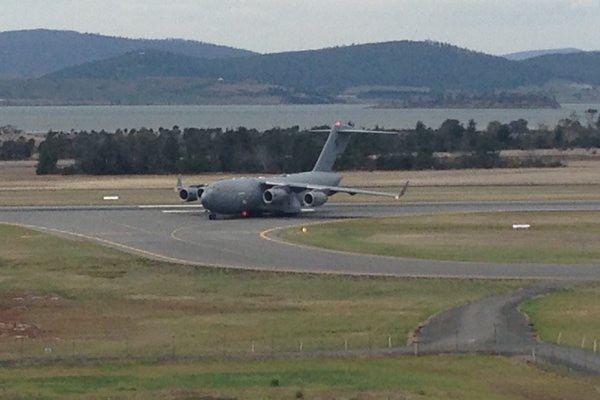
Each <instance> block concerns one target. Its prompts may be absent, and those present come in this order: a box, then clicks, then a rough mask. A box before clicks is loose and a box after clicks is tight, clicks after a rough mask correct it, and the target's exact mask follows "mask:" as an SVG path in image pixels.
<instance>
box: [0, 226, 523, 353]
mask: <svg viewBox="0 0 600 400" xmlns="http://www.w3.org/2000/svg"><path fill="white" fill-rule="evenodd" d="M0 241H1V242H2V247H0V322H2V323H6V324H9V325H4V327H3V328H2V327H1V326H0V330H3V332H0V358H17V359H18V358H21V357H53V356H80V355H125V354H131V355H158V354H172V353H176V354H189V353H191V354H216V355H221V354H224V353H225V354H233V353H235V354H247V353H250V352H251V350H252V348H254V351H255V352H256V353H270V352H273V351H275V352H277V351H296V350H299V349H300V346H301V345H302V347H303V350H304V351H310V350H320V349H343V348H344V347H345V346H346V343H347V344H348V347H349V348H367V347H385V346H387V344H388V340H390V338H391V340H392V343H393V345H403V344H404V343H405V342H406V340H407V336H408V335H409V333H410V332H411V331H412V330H413V329H414V328H415V327H416V326H417V325H418V324H419V323H420V322H421V321H423V320H425V319H427V318H428V317H429V316H431V315H432V314H434V313H436V312H439V311H441V310H443V309H446V308H449V307H452V306H454V305H457V304H460V303H464V302H467V301H469V300H473V299H477V298H480V297H483V296H487V295H490V294H493V293H498V292H501V291H506V290H510V289H514V288H516V287H518V286H519V285H521V283H520V282H505V281H478V280H467V281H460V280H435V279H429V280H428V279H396V278H383V277H381V278H370V277H344V276H333V275H311V274H285V273H270V272H250V271H235V270H223V269H212V268H201V267H190V266H182V265H173V264H167V263H163V262H157V261H152V260H147V259H143V258H140V257H136V256H132V255H129V254H125V253H121V252H118V251H116V250H112V249H109V248H105V247H102V246H99V245H96V244H93V243H88V242H85V241H70V240H65V239H61V238H58V237H53V236H49V235H46V234H43V233H40V232H34V231H30V230H26V229H22V228H19V227H14V226H1V227H0ZM19 323H20V324H26V325H24V326H25V327H26V328H27V329H26V332H25V333H23V332H20V331H19V330H18V329H14V324H19ZM11 324H12V325H11ZM2 333H4V334H2ZM18 336H24V337H23V338H20V339H18V338H17V337H18ZM50 348H51V349H52V352H51V353H49V354H47V353H45V352H44V351H45V349H48V351H49V349H50Z"/></svg>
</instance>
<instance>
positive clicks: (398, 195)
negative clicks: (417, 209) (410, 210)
mask: <svg viewBox="0 0 600 400" xmlns="http://www.w3.org/2000/svg"><path fill="white" fill-rule="evenodd" d="M409 182H410V181H406V183H405V184H404V186H403V187H402V190H401V191H400V193H398V194H397V195H396V200H400V197H402V196H404V194H405V193H406V190H407V189H408V183H409Z"/></svg>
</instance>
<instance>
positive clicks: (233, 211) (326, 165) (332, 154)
mask: <svg viewBox="0 0 600 400" xmlns="http://www.w3.org/2000/svg"><path fill="white" fill-rule="evenodd" d="M315 132H323V131H322V130H316V131H315ZM327 132H329V136H328V137H327V141H326V142H325V146H323V149H322V150H321V154H320V155H319V158H318V159H317V162H316V164H315V166H314V168H313V169H312V171H307V172H300V173H296V174H288V175H279V176H272V177H266V178H265V177H242V178H233V179H226V180H220V181H216V182H213V183H209V184H202V185H189V186H185V185H183V184H182V182H181V177H179V179H178V181H177V187H176V190H177V191H178V192H179V197H180V198H181V199H182V200H184V201H196V200H200V203H202V206H203V207H204V209H205V210H207V211H208V217H209V219H211V220H213V219H216V218H217V215H234V216H235V215H238V216H241V217H248V216H260V215H263V214H269V215H295V214H299V213H300V212H302V210H303V209H305V208H312V207H318V206H321V205H323V204H325V202H327V200H328V197H329V196H331V195H333V194H335V193H338V192H342V193H349V194H350V195H355V194H367V195H374V196H389V197H392V198H394V199H396V200H398V199H399V198H400V197H402V196H403V195H404V193H405V192H406V189H407V187H408V182H406V184H405V185H404V187H403V188H402V190H401V191H400V192H399V193H386V192H377V191H372V190H364V189H355V188H349V187H342V186H338V184H339V183H340V181H341V180H342V177H341V175H339V174H337V173H335V172H332V168H333V164H334V163H335V160H336V158H337V156H338V155H339V154H341V153H343V152H344V150H345V149H346V146H347V145H348V142H349V140H350V135H351V134H352V133H387V134H390V133H397V132H389V131H370V130H363V129H355V128H354V127H351V126H345V125H342V123H340V122H336V123H335V124H334V125H333V127H332V128H331V130H327Z"/></svg>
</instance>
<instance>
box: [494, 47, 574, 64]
mask: <svg viewBox="0 0 600 400" xmlns="http://www.w3.org/2000/svg"><path fill="white" fill-rule="evenodd" d="M582 51H583V50H580V49H575V48H566V49H547V50H529V51H519V52H516V53H509V54H504V55H503V56H502V57H504V58H506V59H508V60H512V61H523V60H528V59H530V58H534V57H539V56H547V55H554V54H571V53H580V52H582Z"/></svg>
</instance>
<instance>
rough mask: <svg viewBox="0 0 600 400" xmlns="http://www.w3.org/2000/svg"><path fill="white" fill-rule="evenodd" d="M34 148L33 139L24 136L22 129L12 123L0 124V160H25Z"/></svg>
mask: <svg viewBox="0 0 600 400" xmlns="http://www.w3.org/2000/svg"><path fill="white" fill-rule="evenodd" d="M17 136H18V137H17ZM15 137H16V139H15ZM34 150H35V140H34V139H29V140H28V139H27V138H25V136H24V132H23V131H21V130H20V129H18V128H16V127H14V126H12V125H6V126H0V160H2V161H6V160H27V159H29V158H30V157H31V156H32V155H33V153H34Z"/></svg>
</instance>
